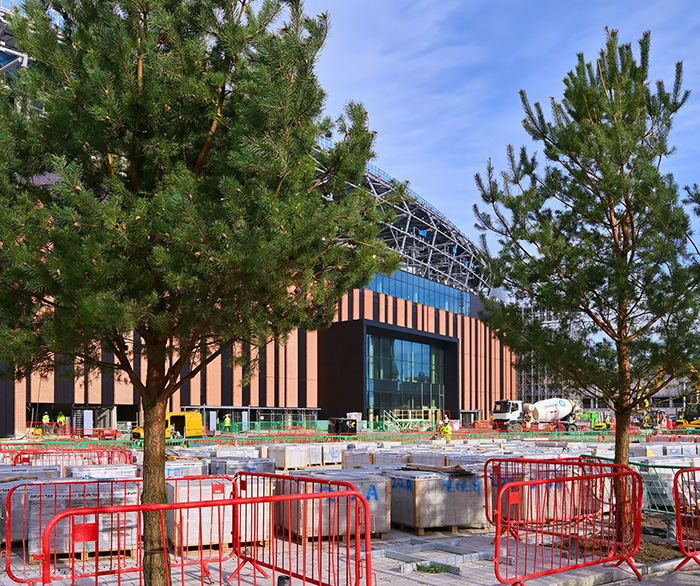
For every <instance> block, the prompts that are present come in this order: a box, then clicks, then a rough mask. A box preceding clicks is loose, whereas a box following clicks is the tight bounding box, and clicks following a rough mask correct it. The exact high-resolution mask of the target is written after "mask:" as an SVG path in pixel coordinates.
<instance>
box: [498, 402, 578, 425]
mask: <svg viewBox="0 0 700 586" xmlns="http://www.w3.org/2000/svg"><path fill="white" fill-rule="evenodd" d="M580 412H581V404H580V403H579V402H578V401H572V400H571V399H560V398H557V397H555V398H553V399H544V400H542V401H537V402H536V403H523V402H522V401H496V403H495V405H494V409H493V414H492V417H493V426H494V427H495V428H496V429H501V430H506V429H508V428H509V427H510V426H511V425H520V426H524V427H527V425H528V423H530V424H532V425H537V424H540V423H560V424H562V425H563V426H564V429H566V430H575V429H577V426H576V419H577V418H578V416H579V413H580Z"/></svg>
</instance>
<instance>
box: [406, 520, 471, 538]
mask: <svg viewBox="0 0 700 586" xmlns="http://www.w3.org/2000/svg"><path fill="white" fill-rule="evenodd" d="M392 525H393V526H394V527H396V528H397V529H399V530H400V531H405V532H407V533H415V534H416V535H417V536H419V537H420V536H422V535H425V532H426V531H428V532H430V533H453V534H454V533H459V527H458V526H457V525H447V526H445V527H410V526H408V525H402V524H401V523H392Z"/></svg>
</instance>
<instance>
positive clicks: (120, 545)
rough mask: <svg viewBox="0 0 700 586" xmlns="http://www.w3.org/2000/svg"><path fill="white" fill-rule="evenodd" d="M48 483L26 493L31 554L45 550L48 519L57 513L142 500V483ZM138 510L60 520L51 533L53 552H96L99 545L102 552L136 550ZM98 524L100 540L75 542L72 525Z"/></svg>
mask: <svg viewBox="0 0 700 586" xmlns="http://www.w3.org/2000/svg"><path fill="white" fill-rule="evenodd" d="M72 484H73V483H60V484H45V485H42V486H31V487H28V488H27V491H26V492H25V493H24V498H25V499H26V526H25V535H24V538H25V540H26V543H27V550H28V552H29V553H30V554H37V553H40V552H41V549H42V543H41V540H42V535H43V533H44V529H45V527H46V525H47V524H48V522H49V521H50V520H51V519H52V518H53V517H54V516H56V515H57V514H58V513H60V512H62V511H65V510H67V509H79V508H90V507H98V506H101V507H104V506H120V505H136V504H138V503H139V500H140V499H139V497H140V486H139V484H138V483H136V482H134V483H125V484H121V485H119V487H118V488H116V489H113V490H112V489H111V488H110V487H102V486H100V487H98V486H96V485H94V484H88V485H84V484H82V483H80V482H76V483H75V485H74V486H71V485H72ZM138 515H139V513H121V514H101V515H98V516H97V518H96V517H95V515H85V516H80V517H68V518H66V519H65V520H62V521H59V523H58V524H57V525H56V530H55V532H54V533H53V534H52V539H51V551H52V553H68V552H70V551H81V552H82V551H83V547H84V549H85V551H86V552H89V553H93V552H94V551H95V550H96V548H99V550H100V551H101V552H109V551H117V550H119V551H125V550H131V551H135V550H136V547H137V543H138V539H139V532H138ZM95 523H96V524H97V534H96V536H97V542H95V541H89V540H88V541H85V542H84V543H80V544H76V543H75V537H74V535H73V533H72V531H71V525H73V527H74V528H75V526H76V525H78V526H79V525H85V526H89V525H92V524H95Z"/></svg>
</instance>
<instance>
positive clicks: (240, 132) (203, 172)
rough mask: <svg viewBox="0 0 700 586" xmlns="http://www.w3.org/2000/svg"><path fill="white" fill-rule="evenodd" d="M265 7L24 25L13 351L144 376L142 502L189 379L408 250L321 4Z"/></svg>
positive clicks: (307, 322)
mask: <svg viewBox="0 0 700 586" xmlns="http://www.w3.org/2000/svg"><path fill="white" fill-rule="evenodd" d="M251 4H252V3H251V1H250V0H236V1H232V0H188V1H186V2H180V1H175V0H120V1H115V2H106V1H104V0H57V1H55V2H43V1H39V0H30V1H27V2H25V5H24V9H23V14H16V15H15V16H14V17H12V20H11V26H12V29H13V34H14V36H15V40H16V44H17V47H18V48H19V49H20V50H21V51H24V52H25V53H26V54H27V55H28V56H29V57H30V59H31V66H30V67H29V68H27V69H24V70H21V71H19V72H18V73H17V75H16V76H14V77H13V78H11V79H9V80H6V81H3V82H2V86H0V93H1V94H2V95H1V96H0V267H2V279H1V280H0V324H2V326H1V327H0V362H2V361H3V360H4V361H8V362H10V363H12V364H13V365H15V374H16V375H17V376H20V377H21V376H26V375H27V374H28V373H29V372H30V371H32V370H40V369H49V368H53V366H54V361H55V360H56V359H57V357H59V356H62V357H65V359H66V360H67V361H68V362H69V364H70V365H72V366H73V367H74V368H75V373H76V375H77V374H78V373H81V372H86V371H90V370H91V369H94V368H114V369H115V371H116V374H117V376H122V377H125V378H126V379H127V380H129V381H131V383H132V384H133V386H134V387H135V388H136V389H137V390H138V392H139V393H140V395H141V398H142V403H143V409H144V418H145V421H144V427H145V442H144V485H143V499H142V500H143V502H144V503H161V502H165V479H164V478H165V477H164V455H165V447H164V443H165V442H164V437H165V414H166V403H167V400H168V398H169V397H170V396H172V394H173V393H174V392H175V391H177V390H178V389H179V388H180V387H182V385H183V384H185V383H186V382H187V381H189V380H191V379H192V377H194V376H196V375H197V374H198V373H199V372H200V371H201V369H202V368H204V367H205V366H206V364H207V363H208V362H210V361H212V360H213V359H215V358H217V357H218V356H220V354H221V352H222V350H223V349H225V348H228V347H230V346H231V345H232V344H238V347H241V346H245V347H247V346H248V345H250V346H251V347H253V348H254V347H256V346H260V345H262V344H265V343H267V341H268V340H270V339H273V338H284V336H285V334H287V333H288V332H290V331H291V330H293V329H294V328H299V327H302V328H306V329H310V330H312V329H318V328H319V327H322V326H324V325H328V324H330V322H331V320H332V316H333V313H334V311H335V308H336V304H337V302H338V300H339V299H340V298H341V297H342V295H343V294H344V293H345V292H346V291H347V290H349V289H351V288H354V287H360V286H362V285H364V284H367V283H368V282H369V280H370V278H371V276H372V275H373V274H374V273H375V272H376V271H379V270H381V271H384V272H392V271H393V270H394V269H395V268H397V265H398V258H397V256H396V255H395V254H394V253H392V252H391V251H389V250H388V248H387V247H386V246H385V245H384V244H383V242H381V241H380V240H379V239H378V231H379V226H380V222H382V221H384V220H386V219H387V216H386V213H385V211H383V210H382V208H381V207H380V206H379V205H378V202H377V201H376V200H375V199H374V198H373V197H372V196H371V195H370V194H369V193H368V192H367V191H366V190H365V189H363V188H362V187H359V186H361V184H362V177H363V173H364V169H365V164H366V162H367V161H368V159H369V158H370V157H371V156H372V150H371V147H372V138H373V135H372V133H370V132H369V131H368V128H367V114H366V112H365V111H364V110H363V108H362V106H361V105H359V104H357V103H350V104H349V105H348V106H347V108H346V111H345V113H344V115H343V116H342V117H341V118H339V119H338V120H336V121H331V120H330V119H328V118H324V117H323V116H322V106H323V101H324V94H323V91H322V89H321V87H320V86H319V83H318V80H317V78H316V76H315V74H314V64H315V62H316V59H317V57H318V54H319V51H320V50H321V48H322V46H323V43H324V40H325V38H326V34H327V31H328V21H327V18H326V16H325V15H320V16H318V17H316V18H309V17H307V16H306V15H305V14H304V11H303V6H302V3H301V2H300V1H296V0H290V1H288V2H277V1H269V0H266V1H263V2H259V3H258V4H257V6H256V7H255V9H254V7H253V6H251ZM49 8H50V9H51V10H52V11H53V12H51V13H49V12H48V9H49ZM49 14H51V15H52V16H51V17H49V16H48V15H49ZM321 136H333V137H335V138H336V139H337V142H336V144H335V147H334V148H331V149H330V150H320V149H319V148H318V147H317V144H318V138H319V137H321ZM135 334H137V335H138V338H136V337H135ZM135 339H136V340H138V342H137V343H135ZM103 350H106V351H108V352H111V353H113V354H114V357H115V360H114V362H115V364H114V365H111V364H104V363H102V362H101V356H102V352H103ZM141 357H145V358H146V360H147V369H146V373H145V380H142V378H141V377H139V376H138V375H137V374H136V371H135V368H134V364H135V361H136V360H140V358H141ZM249 358H252V359H253V360H254V352H253V356H252V357H250V356H248V357H246V356H242V357H240V359H242V360H244V359H249ZM188 362H189V363H190V364H191V367H190V370H189V373H185V372H186V371H183V368H184V366H185V365H186V364H187V363H188ZM161 547H162V535H160V524H159V522H158V519H157V518H155V517H154V516H152V515H148V516H147V517H146V519H145V526H144V551H145V552H146V553H145V554H144V556H145V559H144V566H145V568H146V571H145V573H146V580H147V582H146V583H147V584H151V585H155V584H164V583H165V572H166V568H165V567H164V563H163V556H162V552H161V554H160V555H159V553H158V549H159V548H161Z"/></svg>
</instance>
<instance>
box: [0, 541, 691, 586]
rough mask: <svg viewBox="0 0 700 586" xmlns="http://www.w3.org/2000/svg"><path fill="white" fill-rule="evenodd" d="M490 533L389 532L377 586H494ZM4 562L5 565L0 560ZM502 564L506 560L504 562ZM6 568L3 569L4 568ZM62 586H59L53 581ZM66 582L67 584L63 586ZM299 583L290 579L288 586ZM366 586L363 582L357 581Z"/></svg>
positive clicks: (623, 581)
mask: <svg viewBox="0 0 700 586" xmlns="http://www.w3.org/2000/svg"><path fill="white" fill-rule="evenodd" d="M492 539H493V533H492V532H488V531H473V532H460V533H457V534H450V533H432V534H429V535H424V536H422V537H416V536H415V535H412V534H411V533H407V532H404V531H398V530H394V529H392V530H391V531H389V533H388V535H387V539H385V540H374V541H373V542H372V549H373V555H372V570H373V572H374V573H375V576H376V580H374V581H373V584H374V585H376V586H389V585H390V586H465V585H469V586H471V585H474V586H497V585H498V584H500V582H499V581H498V580H497V579H496V575H495V572H494V562H493V561H492V558H493V555H494V546H493V544H492ZM2 561H3V562H4V560H2ZM504 561H506V560H504ZM679 561H680V560H673V561H670V562H662V563H658V564H653V565H650V566H644V565H638V568H639V570H640V571H641V572H642V574H644V580H643V582H644V584H645V585H648V586H696V585H697V584H700V566H698V565H697V564H693V563H692V562H691V563H688V564H687V566H686V568H685V569H684V570H682V571H680V572H677V573H671V572H672V570H673V568H675V566H676V565H677V564H678V562H679ZM234 565H235V562H234V561H231V562H228V563H227V564H226V566H225V567H224V568H223V569H224V571H223V576H224V579H225V578H226V577H227V576H228V575H229V574H230V572H231V571H232V569H233V567H234ZM417 565H421V566H425V565H434V566H439V567H441V568H442V570H443V571H442V572H441V573H427V572H423V571H417V570H416V566H417ZM3 567H4V564H3ZM26 568H27V571H28V573H27V574H26V575H25V576H24V577H25V578H38V570H39V568H38V566H35V565H31V566H27V567H26ZM212 572H213V578H214V581H213V584H216V583H218V582H219V576H218V573H217V570H216V568H212ZM124 578H125V579H123V580H122V581H121V584H122V585H124V586H131V585H136V584H139V578H138V576H137V575H136V574H130V575H127V576H124ZM637 582H638V580H637V578H636V577H635V576H634V574H633V573H632V572H631V570H629V569H628V568H627V569H625V568H615V567H607V566H604V565H596V566H591V567H588V568H582V569H578V570H572V571H567V572H561V573H558V574H553V575H550V576H545V577H541V578H533V579H529V580H527V581H526V584H527V585H528V586H602V585H611V586H623V585H627V584H635V583H637ZM54 583H56V584H60V583H61V582H54ZM68 583H69V582H68V581H66V582H65V584H68ZM95 583H96V582H95V579H94V578H92V579H81V580H77V581H76V584H77V585H78V586H82V585H83V584H85V585H87V584H93V585H94V584H95ZM117 583H118V581H117V579H116V578H115V577H101V578H100V579H99V580H98V584H99V585H100V586H103V585H104V586H111V585H112V584H114V585H116V584H117ZM177 583H178V584H202V583H207V582H206V581H205V582H202V578H201V574H200V572H199V570H198V568H193V569H192V570H188V571H187V573H186V575H185V578H184V582H183V581H181V579H180V577H179V576H178V579H177ZM233 583H234V584H236V583H238V584H239V585H241V586H253V585H255V586H262V585H264V586H268V585H269V586H278V585H277V584H273V583H272V580H271V579H265V578H263V577H261V576H260V575H258V576H253V572H251V571H249V569H248V570H246V571H244V572H243V573H242V575H241V577H240V580H234V581H233ZM295 583H296V584H300V581H298V580H296V579H293V580H292V585H291V586H294V584H295ZM359 583H360V584H364V580H361V581H360V582H359ZM13 584H17V582H13V581H12V580H10V578H9V577H8V576H7V574H6V573H5V572H4V571H3V572H2V573H1V574H0V586H10V585H13Z"/></svg>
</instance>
